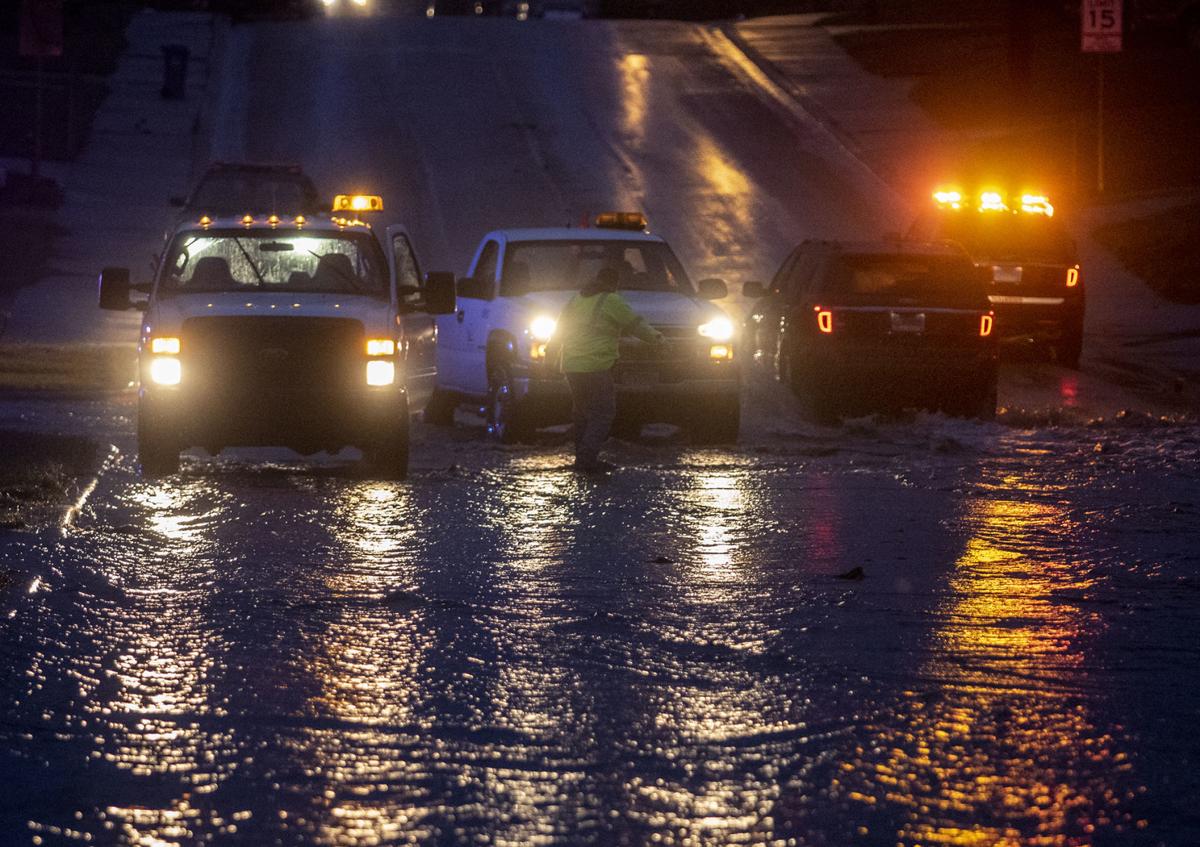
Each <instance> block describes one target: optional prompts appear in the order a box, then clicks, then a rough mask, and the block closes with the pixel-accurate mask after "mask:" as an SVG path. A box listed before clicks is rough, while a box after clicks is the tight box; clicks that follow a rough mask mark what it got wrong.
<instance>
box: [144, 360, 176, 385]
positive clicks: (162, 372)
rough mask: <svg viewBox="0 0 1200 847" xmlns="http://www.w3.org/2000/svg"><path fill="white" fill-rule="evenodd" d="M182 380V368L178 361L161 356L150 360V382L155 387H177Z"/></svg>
mask: <svg viewBox="0 0 1200 847" xmlns="http://www.w3.org/2000/svg"><path fill="white" fill-rule="evenodd" d="M182 379H183V367H182V365H180V363H179V360H178V359H176V358H173V357H169V356H161V357H159V358H155V359H151V360H150V381H151V382H153V383H154V384H156V385H179V383H180V381H181V380H182Z"/></svg>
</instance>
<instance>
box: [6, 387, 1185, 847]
mask: <svg viewBox="0 0 1200 847" xmlns="http://www.w3.org/2000/svg"><path fill="white" fill-rule="evenodd" d="M5 408H6V414H7V415H10V416H11V415H19V416H20V417H21V419H22V420H23V421H24V422H25V423H26V424H30V425H36V424H37V423H38V422H39V419H43V418H45V417H48V416H54V417H56V418H57V417H58V416H61V415H62V414H63V412H64V407H62V406H53V405H51V406H47V405H45V404H41V403H36V402H34V403H25V404H18V405H15V406H14V405H13V404H9V405H8V406H6V407H5ZM70 411H71V412H72V413H73V415H72V419H73V420H74V421H75V428H76V429H77V430H83V431H87V430H89V429H91V430H93V431H96V432H108V433H116V434H117V439H116V440H117V442H118V446H119V447H121V448H122V449H124V450H126V451H128V450H129V449H130V448H131V447H132V444H131V437H130V435H129V432H130V425H129V414H130V413H131V411H132V409H131V404H130V402H129V401H128V400H127V399H125V400H119V401H115V402H114V401H101V402H97V403H93V404H79V405H78V406H77V407H75V408H72V409H70ZM477 436H479V431H478V430H477V429H472V427H471V425H470V422H469V421H466V422H464V423H463V424H461V425H460V427H459V428H458V429H456V430H454V431H452V432H450V433H446V432H443V431H433V430H429V429H426V428H421V429H420V430H419V433H418V438H419V445H420V446H419V452H418V456H419V459H418V463H417V468H416V469H415V472H414V474H413V476H412V478H411V479H410V480H409V481H407V482H405V483H394V484H379V483H375V482H370V481H365V480H362V479H360V478H358V477H357V476H356V472H355V470H354V468H353V465H352V464H347V463H345V462H339V461H333V460H330V461H326V462H324V463H316V464H314V463H311V462H295V461H284V462H280V461H270V460H269V459H270V457H263V456H262V455H252V456H249V457H241V458H239V457H237V456H232V457H231V456H225V457H222V458H219V459H216V460H211V459H210V460H202V459H193V460H191V461H189V462H188V463H187V464H186V466H185V470H184V472H183V473H182V474H181V475H179V476H178V477H175V478H172V479H169V480H164V481H144V480H141V479H139V478H138V477H137V476H136V474H135V473H134V469H133V462H132V459H131V458H129V456H128V455H127V454H126V455H123V456H122V457H121V458H119V459H118V460H117V461H116V463H115V464H114V465H113V466H112V467H111V468H110V469H109V470H108V471H107V472H106V473H105V474H104V475H103V477H102V478H101V479H100V482H99V484H98V486H97V488H96V490H95V491H94V492H92V493H91V495H90V497H89V498H88V500H87V502H86V504H85V506H84V508H83V509H82V510H81V511H80V513H79V515H78V516H77V517H76V518H75V521H74V523H73V525H72V526H69V527H66V528H64V529H63V530H61V531H57V532H50V531H47V532H44V533H41V534H40V535H39V534H20V533H12V534H9V535H6V536H4V537H3V539H2V543H0V570H2V571H3V572H4V573H5V574H6V575H7V580H6V586H7V587H6V589H5V594H4V598H3V600H4V605H3V608H4V610H5V617H4V619H3V621H2V622H0V632H2V633H3V638H2V641H0V644H2V647H0V656H2V659H0V691H3V692H4V694H3V699H2V700H0V749H2V750H3V753H2V756H0V775H2V776H3V781H4V784H5V786H6V790H5V792H4V794H3V797H2V798H0V832H3V833H4V838H3V839H0V842H2V843H13V844H24V843H31V838H32V836H34V835H38V836H40V837H41V838H42V839H43V841H42V842H41V843H49V844H55V843H76V842H86V843H120V844H192V843H204V842H206V841H216V842H218V843H245V844H274V843H279V844H308V843H312V844H330V845H342V844H347V845H349V844H373V843H406V842H413V843H435V844H467V843H485V844H531V843H546V844H568V843H570V844H576V843H579V844H616V843H621V844H650V843H665V844H732V843H752V844H787V843H797V844H830V845H842V844H857V843H862V844H896V843H899V844H905V845H915V844H1170V845H1176V844H1190V843H1195V841H1196V839H1197V837H1200V826H1198V822H1197V819H1196V817H1195V814H1194V804H1193V803H1192V800H1193V799H1194V798H1195V797H1196V796H1197V793H1196V792H1197V789H1198V787H1200V786H1197V780H1196V776H1195V770H1194V767H1193V764H1194V762H1195V761H1196V754H1197V753H1198V752H1200V750H1197V744H1196V741H1195V734H1194V733H1193V732H1192V731H1191V728H1192V726H1193V725H1194V722H1195V720H1196V716H1197V715H1196V713H1197V700H1196V697H1195V686H1196V682H1197V679H1196V676H1197V674H1196V667H1197V664H1196V652H1197V648H1196V644H1197V643H1198V642H1197V636H1198V635H1200V616H1198V615H1197V609H1196V596H1197V595H1196V591H1197V587H1198V585H1200V583H1198V582H1197V578H1196V575H1197V565H1198V561H1197V558H1198V557H1197V554H1196V550H1198V549H1200V520H1198V519H1197V518H1198V508H1197V501H1196V491H1197V485H1198V482H1200V480H1198V477H1200V470H1198V469H1200V430H1197V428H1196V427H1195V426H1194V425H1183V424H1176V425H1165V424H1161V423H1155V422H1153V421H1149V420H1142V421H1130V420H1127V421H1125V422H1111V423H1108V424H1102V425H1095V426H1092V427H1064V426H1040V427H1025V426H1015V425H1009V426H1006V425H1004V424H978V423H970V422H964V421H955V420H946V419H943V418H941V417H940V416H918V417H916V418H913V419H907V420H901V421H893V422H877V421H869V420H864V421H860V422H856V423H854V424H852V425H848V426H844V427H841V428H838V429H823V428H816V427H807V426H805V425H803V424H786V425H780V426H779V427H778V428H777V429H775V430H774V431H773V432H771V433H767V434H764V435H762V436H760V437H758V438H757V439H755V440H753V441H748V442H747V443H743V444H742V445H740V446H739V447H737V448H733V449H727V450H693V449H691V448H688V447H686V446H683V445H681V444H677V443H673V442H672V441H671V439H670V438H669V437H665V436H664V437H662V438H658V439H656V438H655V437H654V433H653V432H651V433H650V434H649V435H648V436H647V437H644V438H643V439H642V440H641V441H640V442H637V443H618V444H617V445H616V446H615V448H614V453H615V455H616V457H617V458H618V459H620V460H621V461H622V462H624V463H625V464H626V467H624V468H623V469H622V470H620V471H619V472H618V473H616V474H614V475H613V476H612V477H611V478H607V479H599V480H590V479H585V478H580V477H578V476H576V475H575V474H573V473H572V472H571V471H570V470H568V469H567V462H568V458H567V456H566V454H565V452H564V450H563V446H564V445H562V444H561V443H560V442H561V437H558V438H557V439H556V438H555V437H554V436H553V435H551V436H548V442H547V443H545V444H542V445H539V446H532V447H523V448H512V449H510V448H500V447H495V446H492V445H489V444H488V443H487V442H486V440H484V439H482V438H481V437H477ZM263 458H267V459H268V461H266V462H265V463H264V462H261V461H260V460H261V459H263ZM343 458H345V457H343ZM350 458H352V457H350ZM247 459H253V460H254V461H248V460H247ZM856 567H857V568H862V572H863V577H862V579H860V580H847V579H839V578H838V575H844V574H846V573H847V572H849V571H851V570H852V569H853V568H856ZM789 839H791V840H789Z"/></svg>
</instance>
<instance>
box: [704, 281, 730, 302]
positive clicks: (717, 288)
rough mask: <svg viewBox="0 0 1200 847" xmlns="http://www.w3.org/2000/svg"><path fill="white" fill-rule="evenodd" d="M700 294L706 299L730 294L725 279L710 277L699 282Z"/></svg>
mask: <svg viewBox="0 0 1200 847" xmlns="http://www.w3.org/2000/svg"><path fill="white" fill-rule="evenodd" d="M698 285H699V289H700V296H701V297H702V298H703V299H705V300H720V299H721V298H722V297H725V296H727V295H728V294H729V288H728V287H727V286H726V285H725V280H723V279H716V278H715V277H710V278H709V279H702V280H700V282H699V284H698Z"/></svg>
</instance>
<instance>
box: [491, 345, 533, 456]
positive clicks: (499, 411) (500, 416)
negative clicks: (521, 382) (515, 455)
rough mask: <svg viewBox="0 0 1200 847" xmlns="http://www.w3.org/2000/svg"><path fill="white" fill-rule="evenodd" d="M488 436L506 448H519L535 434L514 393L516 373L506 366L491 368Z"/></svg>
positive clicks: (503, 364)
mask: <svg viewBox="0 0 1200 847" xmlns="http://www.w3.org/2000/svg"><path fill="white" fill-rule="evenodd" d="M485 408H486V410H487V428H488V433H489V434H491V435H492V437H494V438H496V439H497V440H498V441H500V442H501V443H502V444H519V443H520V442H522V441H528V440H529V437H530V436H531V435H532V434H533V430H532V428H531V427H530V426H529V424H528V421H527V420H526V417H525V416H524V415H523V414H522V413H521V408H520V404H518V402H517V399H516V396H515V392H514V391H513V378H512V370H511V368H510V367H509V366H508V364H507V363H505V362H494V363H492V364H491V365H490V367H489V368H488V395H487V406H486V407H485Z"/></svg>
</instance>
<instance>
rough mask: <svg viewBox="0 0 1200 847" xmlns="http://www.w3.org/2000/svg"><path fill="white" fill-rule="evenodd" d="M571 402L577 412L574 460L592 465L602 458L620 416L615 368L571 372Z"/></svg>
mask: <svg viewBox="0 0 1200 847" xmlns="http://www.w3.org/2000/svg"><path fill="white" fill-rule="evenodd" d="M567 382H569V383H570V384H571V404H572V407H573V409H574V412H575V464H577V465H579V466H581V467H589V466H591V465H594V464H596V461H597V460H598V459H599V458H600V448H601V447H603V446H604V442H605V441H607V440H608V433H609V432H610V431H611V430H612V424H613V418H615V417H616V416H617V387H616V384H615V383H614V382H613V374H612V369H611V368H610V369H609V370H606V371H596V372H594V373H568V374H567Z"/></svg>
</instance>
